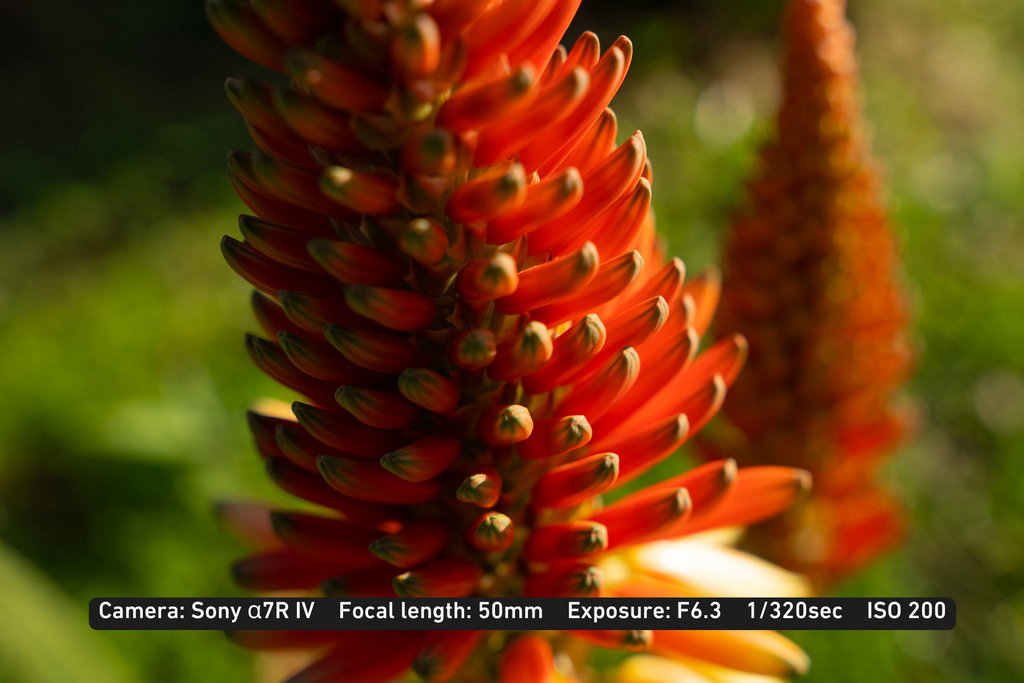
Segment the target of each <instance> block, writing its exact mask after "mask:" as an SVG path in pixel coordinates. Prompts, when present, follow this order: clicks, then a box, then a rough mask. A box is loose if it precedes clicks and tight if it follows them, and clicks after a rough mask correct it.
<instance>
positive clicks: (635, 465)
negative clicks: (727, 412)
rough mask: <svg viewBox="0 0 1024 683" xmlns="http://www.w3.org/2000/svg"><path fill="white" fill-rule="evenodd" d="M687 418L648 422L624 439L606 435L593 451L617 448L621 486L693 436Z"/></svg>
mask: <svg viewBox="0 0 1024 683" xmlns="http://www.w3.org/2000/svg"><path fill="white" fill-rule="evenodd" d="M690 431H691V430H690V423H689V421H688V420H687V417H686V415H674V416H672V417H667V418H665V419H663V420H660V421H658V422H648V423H645V424H644V426H643V427H640V428H638V429H637V430H635V431H630V432H628V433H624V434H622V435H621V436H620V435H619V434H617V433H616V434H614V435H612V436H611V437H605V436H603V432H602V438H601V440H600V441H601V443H595V444H594V445H593V446H592V447H593V448H615V449H616V452H618V454H619V456H620V457H621V458H622V466H621V471H620V473H619V484H625V483H626V482H628V481H631V480H632V479H634V478H636V477H638V476H640V475H641V474H643V473H644V472H646V471H647V470H649V469H650V468H651V467H654V466H655V465H656V464H658V463H659V462H661V461H662V460H664V459H665V458H667V457H668V456H670V455H672V453H674V452H675V451H676V450H677V449H678V448H679V447H680V446H681V445H682V444H683V442H684V441H686V436H687V435H688V434H689V433H690Z"/></svg>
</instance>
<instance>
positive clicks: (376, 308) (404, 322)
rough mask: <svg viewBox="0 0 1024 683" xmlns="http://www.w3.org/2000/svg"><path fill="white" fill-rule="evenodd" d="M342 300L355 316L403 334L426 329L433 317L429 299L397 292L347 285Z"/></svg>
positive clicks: (362, 285)
mask: <svg viewBox="0 0 1024 683" xmlns="http://www.w3.org/2000/svg"><path fill="white" fill-rule="evenodd" d="M345 301H347V302H348V305H349V306H350V307H351V308H352V310H353V311H355V312H356V313H358V314H360V315H362V316H366V317H367V318H369V319H370V320H375V321H377V322H378V323H380V324H381V325H382V326H384V327H388V328H390V329H393V330H400V331H403V332H412V331H415V330H420V329H423V328H424V327H428V326H429V325H430V323H431V322H432V321H433V320H434V316H436V315H437V303H435V301H434V299H433V297H429V296H427V295H425V294H420V293H419V292H412V291H406V290H400V289H385V288H383V287H374V286H372V285H364V284H352V285H347V286H346V287H345Z"/></svg>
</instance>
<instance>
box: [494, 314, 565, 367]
mask: <svg viewBox="0 0 1024 683" xmlns="http://www.w3.org/2000/svg"><path fill="white" fill-rule="evenodd" d="M553 350H554V346H553V344H552V343H551V335H549V334H548V328H547V327H545V326H544V325H542V324H541V323H538V322H532V323H529V324H528V325H527V326H526V327H525V328H523V331H522V333H521V334H518V335H516V336H514V337H511V338H509V339H506V340H505V341H503V342H502V343H500V344H498V346H497V348H496V350H495V356H494V362H493V363H491V364H490V365H489V366H487V376H488V377H490V378H491V379H494V380H498V381H505V380H509V379H514V378H516V377H522V376H523V375H527V374H529V373H531V372H535V371H537V370H539V369H540V368H542V367H543V366H544V364H545V363H547V362H548V360H549V359H550V358H551V354H552V352H553Z"/></svg>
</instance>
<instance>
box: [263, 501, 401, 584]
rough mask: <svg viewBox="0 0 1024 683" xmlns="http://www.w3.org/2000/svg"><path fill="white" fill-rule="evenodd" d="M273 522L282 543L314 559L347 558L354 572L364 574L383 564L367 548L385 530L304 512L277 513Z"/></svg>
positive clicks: (273, 515) (272, 517)
mask: <svg viewBox="0 0 1024 683" xmlns="http://www.w3.org/2000/svg"><path fill="white" fill-rule="evenodd" d="M270 520H271V524H272V525H273V529H274V533H275V534H276V535H277V537H278V538H279V539H280V540H281V542H282V543H283V544H285V545H286V546H288V547H289V548H291V549H292V550H294V551H295V552H297V553H300V554H303V555H309V556H313V557H332V556H335V557H336V556H337V555H346V556H347V557H346V558H345V559H346V563H347V565H348V571H350V572H360V571H364V570H366V569H370V568H371V567H376V566H377V565H379V564H380V563H381V561H380V559H378V558H377V557H375V556H374V555H373V553H371V552H370V551H369V550H367V546H368V545H369V544H370V543H372V542H373V541H375V540H376V539H378V538H380V537H381V536H384V535H385V534H384V532H382V531H378V530H376V529H368V528H366V527H362V526H357V525H355V524H351V523H349V522H345V521H342V520H340V519H334V518H332V517H321V516H319V515H310V514H305V513H302V512H274V513H271V515H270Z"/></svg>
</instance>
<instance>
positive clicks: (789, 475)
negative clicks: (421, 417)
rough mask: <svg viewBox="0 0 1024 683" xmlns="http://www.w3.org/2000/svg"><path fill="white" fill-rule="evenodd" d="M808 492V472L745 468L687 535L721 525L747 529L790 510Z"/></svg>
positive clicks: (700, 516) (771, 466) (690, 528)
mask: <svg viewBox="0 0 1024 683" xmlns="http://www.w3.org/2000/svg"><path fill="white" fill-rule="evenodd" d="M810 490H811V473H810V472H807V471H806V470H801V469H797V468H795V467H779V466H775V465H766V466H762V467H744V468H741V469H739V470H737V472H736V481H735V483H734V484H733V485H732V487H731V489H730V491H729V495H728V497H727V498H726V499H725V500H724V501H722V503H721V504H719V505H716V506H714V507H713V508H711V509H710V510H709V511H707V512H706V513H701V514H700V515H699V516H698V517H695V518H694V519H693V520H691V522H690V523H689V524H688V525H687V527H686V533H691V534H695V533H698V532H700V531H705V530H707V529H715V528H717V527H720V526H749V525H751V524H756V523H758V522H760V521H762V520H765V519H768V518H770V517H774V516H775V515H777V514H779V513H780V512H782V511H784V510H787V509H789V508H790V507H791V506H792V505H793V504H794V503H796V502H797V501H798V500H800V499H801V498H803V497H804V496H805V495H807V492H808V491H810Z"/></svg>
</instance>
